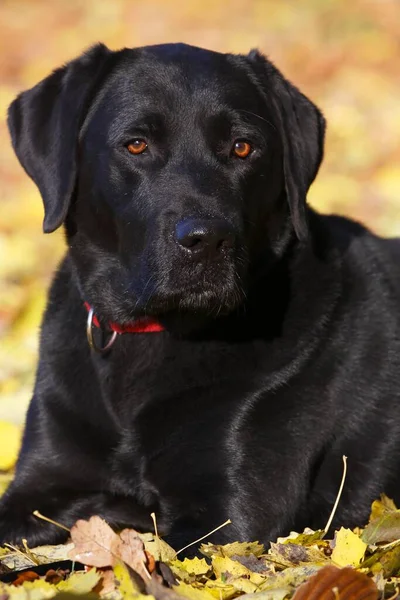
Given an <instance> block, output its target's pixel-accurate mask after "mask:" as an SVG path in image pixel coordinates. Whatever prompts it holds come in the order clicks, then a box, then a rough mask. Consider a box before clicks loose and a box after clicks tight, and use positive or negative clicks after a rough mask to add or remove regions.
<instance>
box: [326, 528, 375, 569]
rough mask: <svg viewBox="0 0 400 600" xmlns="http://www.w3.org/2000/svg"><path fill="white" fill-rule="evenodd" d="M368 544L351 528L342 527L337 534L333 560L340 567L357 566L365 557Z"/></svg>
mask: <svg viewBox="0 0 400 600" xmlns="http://www.w3.org/2000/svg"><path fill="white" fill-rule="evenodd" d="M366 549H367V544H366V543H365V542H363V541H362V539H360V538H359V537H358V535H356V534H355V533H353V532H352V531H351V530H350V529H345V528H344V527H341V528H340V529H339V531H337V532H336V534H335V547H334V549H333V552H332V556H331V558H332V562H334V563H335V564H336V565H338V566H339V567H347V566H349V565H350V566H352V567H357V566H358V565H359V564H360V563H361V561H362V559H363V558H364V554H365V550H366Z"/></svg>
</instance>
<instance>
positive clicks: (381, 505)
mask: <svg viewBox="0 0 400 600" xmlns="http://www.w3.org/2000/svg"><path fill="white" fill-rule="evenodd" d="M396 510H397V506H396V505H395V503H394V502H393V500H392V499H391V498H388V497H387V496H386V495H385V494H381V497H380V499H379V500H374V501H373V503H372V505H371V514H370V517H369V523H371V521H375V520H376V519H379V518H380V517H383V516H384V515H386V514H387V513H391V512H395V511H396Z"/></svg>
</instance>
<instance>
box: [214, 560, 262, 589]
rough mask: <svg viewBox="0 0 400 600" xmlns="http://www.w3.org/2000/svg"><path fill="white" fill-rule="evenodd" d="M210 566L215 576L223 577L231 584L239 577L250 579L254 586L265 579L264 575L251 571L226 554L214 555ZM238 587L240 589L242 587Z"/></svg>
mask: <svg viewBox="0 0 400 600" xmlns="http://www.w3.org/2000/svg"><path fill="white" fill-rule="evenodd" d="M212 568H213V571H214V573H215V576H216V577H220V578H222V577H224V579H225V580H226V581H228V582H229V583H231V584H232V585H235V582H234V580H235V579H237V578H240V577H245V578H246V580H247V581H250V582H251V583H252V584H253V586H255V587H257V586H259V585H260V584H261V583H264V582H265V579H266V575H262V574H261V573H255V572H254V571H251V570H250V569H248V568H247V567H245V566H244V565H243V564H241V563H240V562H238V561H237V560H233V559H232V558H229V557H228V556H224V557H222V556H214V557H213V559H212ZM228 575H229V577H228ZM240 589H242V587H241V588H240Z"/></svg>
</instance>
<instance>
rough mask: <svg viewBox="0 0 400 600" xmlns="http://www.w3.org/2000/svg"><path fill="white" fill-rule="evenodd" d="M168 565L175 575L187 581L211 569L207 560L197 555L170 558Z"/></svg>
mask: <svg viewBox="0 0 400 600" xmlns="http://www.w3.org/2000/svg"><path fill="white" fill-rule="evenodd" d="M168 565H169V567H170V568H171V570H172V572H173V573H174V575H176V577H178V578H179V579H181V580H182V581H186V582H187V583H190V582H191V581H194V580H195V579H196V577H198V576H202V575H206V574H207V573H209V572H210V571H211V567H210V565H209V564H208V562H207V561H206V560H205V559H204V558H197V557H195V558H185V559H184V560H171V561H170V562H169V563H168Z"/></svg>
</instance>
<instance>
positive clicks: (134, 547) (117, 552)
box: [112, 529, 150, 580]
mask: <svg viewBox="0 0 400 600" xmlns="http://www.w3.org/2000/svg"><path fill="white" fill-rule="evenodd" d="M112 553H113V556H116V557H118V558H120V559H121V560H122V561H123V562H124V563H125V564H127V565H128V566H129V567H131V569H133V570H134V571H136V573H139V575H140V576H141V577H142V578H143V579H144V580H146V579H150V574H149V572H148V570H147V568H146V563H147V556H146V554H145V551H144V544H143V542H142V540H141V539H140V537H139V536H138V534H137V532H136V531H135V530H134V529H124V530H123V531H121V533H120V534H119V535H118V536H117V535H116V539H115V540H114V541H113V544H112Z"/></svg>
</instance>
